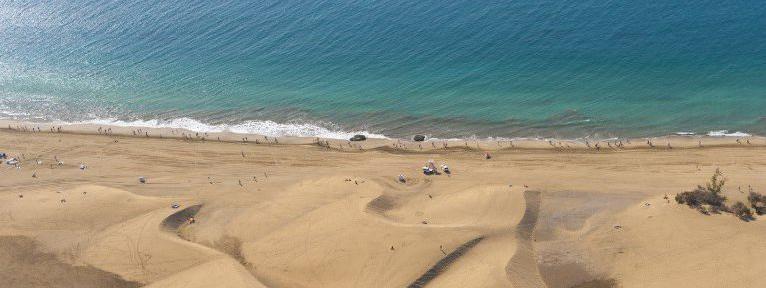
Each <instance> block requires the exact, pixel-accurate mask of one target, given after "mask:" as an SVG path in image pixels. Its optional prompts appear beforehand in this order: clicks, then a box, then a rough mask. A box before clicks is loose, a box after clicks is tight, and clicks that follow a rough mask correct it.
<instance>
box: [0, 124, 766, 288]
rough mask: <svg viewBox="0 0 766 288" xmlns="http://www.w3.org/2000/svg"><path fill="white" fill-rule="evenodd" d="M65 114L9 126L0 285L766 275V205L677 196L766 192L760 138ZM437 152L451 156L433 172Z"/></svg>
mask: <svg viewBox="0 0 766 288" xmlns="http://www.w3.org/2000/svg"><path fill="white" fill-rule="evenodd" d="M38 127H39V132H36V131H38ZM58 127H59V126H57V125H50V124H33V123H20V122H7V121H6V122H2V123H0V128H2V129H0V139H2V141H0V152H4V153H6V154H7V155H8V156H9V157H14V158H17V159H18V161H19V163H18V164H16V165H7V164H5V163H4V164H3V165H2V167H0V177H1V179H2V181H1V182H0V263H2V264H3V266H4V267H9V268H6V269H0V287H143V286H145V287H760V286H761V285H762V284H761V282H762V278H763V276H762V275H764V273H766V265H760V264H759V263H760V261H761V259H764V258H766V247H764V245H762V243H761V242H762V239H763V236H764V235H766V224H764V223H766V222H764V219H761V218H756V219H755V220H754V221H750V222H746V221H742V220H740V219H738V218H736V217H734V216H732V215H731V214H728V213H722V214H713V215H703V214H701V213H699V212H697V211H695V210H693V209H690V208H689V207H687V206H684V205H679V204H677V203H676V202H675V201H674V200H673V196H674V195H675V194H676V193H680V192H682V191H687V190H691V189H693V188H694V187H696V186H697V185H702V184H704V183H705V182H706V181H707V180H708V179H709V178H710V176H711V175H713V173H714V171H715V170H716V169H720V170H721V171H722V172H723V173H724V176H725V177H726V179H727V182H726V186H725V189H724V195H725V196H726V197H728V198H729V200H728V202H730V203H733V202H734V201H744V199H745V198H746V197H747V194H746V192H747V191H748V189H752V190H754V191H758V192H764V191H766V186H764V185H766V184H764V183H763V175H764V172H766V140H765V139H764V138H761V137H742V138H734V137H702V136H671V137H660V138H652V139H631V140H628V139H616V140H609V141H603V140H602V141H595V140H594V141H588V142H587V143H585V142H584V141H574V140H566V141H564V140H548V139H541V140H515V141H510V140H508V141H489V140H484V141H466V140H459V141H458V140H453V141H447V142H445V141H426V142H411V141H399V140H391V139H369V140H367V141H364V142H353V143H351V142H348V141H345V140H328V139H315V138H271V137H265V138H264V137H263V136H258V135H241V134H232V133H209V134H205V133H200V134H198V133H196V132H190V131H181V130H174V129H150V128H142V129H141V130H140V131H137V130H138V129H139V128H135V127H132V128H131V127H105V126H93V125H74V126H72V125H70V126H63V127H61V129H58ZM9 128H10V129H9ZM33 131H35V132H33ZM203 138H204V139H203ZM244 138H247V139H244ZM647 141H649V143H651V144H648V143H647ZM445 145H446V147H445ZM486 152H489V153H491V158H490V159H486V157H485V153H486ZM429 160H433V162H434V164H435V166H437V167H441V165H449V168H450V172H451V173H449V174H447V173H441V174H440V175H424V174H423V173H422V170H421V167H423V166H424V165H427V164H426V163H428V161H429ZM399 175H402V176H404V179H405V181H403V182H402V181H399V180H398V179H397V177H398V176H399ZM139 178H141V179H144V180H145V181H144V183H142V182H141V181H139ZM665 196H668V199H666V197H665ZM190 219H193V221H190ZM9 264H10V265H9ZM50 271H53V272H54V273H48V272H50Z"/></svg>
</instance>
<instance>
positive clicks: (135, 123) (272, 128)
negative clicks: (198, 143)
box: [77, 117, 387, 139]
mask: <svg viewBox="0 0 766 288" xmlns="http://www.w3.org/2000/svg"><path fill="white" fill-rule="evenodd" d="M77 124H94V125H110V126H119V127H147V128H172V129H186V130H189V131H193V132H209V133H216V132H230V133H238V134H257V135H265V136H270V137H320V138H329V139H348V138H350V137H352V136H354V135H356V134H361V135H365V136H367V137H368V138H387V137H386V136H385V135H381V134H374V133H370V132H367V131H342V130H332V129H328V128H326V127H322V126H319V125H315V124H310V123H296V124H292V123H277V122H274V121H270V120H250V121H245V122H242V123H238V124H207V123H203V122H200V121H198V120H195V119H191V118H186V117H183V118H176V119H169V120H160V119H151V120H132V121H124V120H117V119H93V120H87V121H82V122H79V123H77Z"/></svg>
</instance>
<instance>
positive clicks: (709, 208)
mask: <svg viewBox="0 0 766 288" xmlns="http://www.w3.org/2000/svg"><path fill="white" fill-rule="evenodd" d="M725 184H726V179H725V178H724V177H723V173H721V170H719V169H716V170H715V174H713V177H711V178H710V182H708V183H707V184H706V185H705V186H704V187H703V186H702V185H699V186H697V188H695V189H694V190H692V191H686V192H682V193H679V194H677V195H676V198H675V199H676V202H678V204H686V205H688V206H689V207H691V208H694V209H697V211H700V213H702V214H710V213H720V212H721V211H724V212H728V210H729V209H728V207H726V204H725V202H726V197H725V196H723V195H721V191H722V190H723V186H724V185H725Z"/></svg>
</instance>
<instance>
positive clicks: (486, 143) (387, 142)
mask: <svg viewBox="0 0 766 288" xmlns="http://www.w3.org/2000/svg"><path fill="white" fill-rule="evenodd" d="M0 129H1V130H7V131H16V132H28V133H51V134H56V133H66V134H83V135H102V136H112V137H133V138H167V139H176V140H184V141H192V142H210V141H214V142H228V143H244V144H255V145H318V146H321V147H325V148H331V149H334V150H340V151H369V150H383V151H390V152H439V151H442V152H448V151H454V150H456V149H457V150H460V151H466V150H469V151H501V150H555V151H604V152H607V151H620V150H636V149H644V150H672V149H676V148H679V149H700V148H707V147H766V137H764V136H757V135H749V136H743V137H737V136H710V135H696V134H694V135H685V134H675V135H665V136H656V137H643V138H609V139H592V140H591V139H587V138H585V139H553V138H514V139H502V140H497V139H435V138H434V139H426V140H425V141H420V142H418V141H414V140H409V139H396V138H367V140H365V141H349V140H347V139H336V138H321V137H298V136H283V137H272V136H265V135H260V134H249V133H235V132H228V131H227V132H195V131H191V130H188V129H183V128H157V127H140V126H118V125H100V124H68V123H55V122H50V123H37V122H30V121H16V120H0Z"/></svg>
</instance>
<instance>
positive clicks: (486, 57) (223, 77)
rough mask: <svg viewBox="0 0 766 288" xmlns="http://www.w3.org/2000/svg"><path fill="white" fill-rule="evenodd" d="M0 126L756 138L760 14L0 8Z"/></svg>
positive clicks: (82, 5)
mask: <svg viewBox="0 0 766 288" xmlns="http://www.w3.org/2000/svg"><path fill="white" fill-rule="evenodd" d="M0 118H12V119H23V120H33V121H66V122H94V123H117V124H123V125H158V126H163V125H164V126H176V127H186V128H191V129H194V130H232V131H235V132H252V133H264V134H267V135H275V136H277V135H303V136H314V135H321V136H331V137H334V136H337V137H345V136H346V135H347V133H343V131H345V132H356V131H367V132H369V133H374V134H379V135H386V136H389V137H408V136H409V135H412V134H415V133H424V134H428V135H432V136H435V137H441V138H453V137H458V138H462V137H471V136H477V137H529V136H542V137H559V138H574V137H584V136H598V137H615V136H619V137H624V136H631V137H637V136H653V135H664V134H670V133H674V132H679V131H690V132H696V133H700V134H704V133H707V132H708V131H714V130H724V129H726V130H730V131H743V132H748V133H754V134H766V5H764V3H763V1H658V2H654V1H582V0H578V1H572V0H557V1H527V0H520V1H441V0H439V1H432V0H419V1H404V0H385V1H307V0H282V1H252V2H251V1H79V0H73V1H7V0H0Z"/></svg>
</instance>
